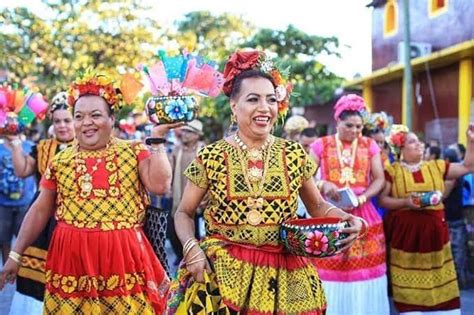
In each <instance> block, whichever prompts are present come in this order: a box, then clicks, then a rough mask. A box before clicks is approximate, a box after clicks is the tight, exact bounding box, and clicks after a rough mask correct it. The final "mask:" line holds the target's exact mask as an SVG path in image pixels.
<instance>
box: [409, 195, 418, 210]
mask: <svg viewBox="0 0 474 315" xmlns="http://www.w3.org/2000/svg"><path fill="white" fill-rule="evenodd" d="M405 205H406V207H407V208H409V209H411V210H419V209H421V207H420V206H419V205H417V204H416V203H414V202H413V198H411V197H407V198H405Z"/></svg>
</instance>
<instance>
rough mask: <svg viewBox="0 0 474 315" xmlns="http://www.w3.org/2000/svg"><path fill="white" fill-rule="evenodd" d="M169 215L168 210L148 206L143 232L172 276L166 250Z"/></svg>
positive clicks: (167, 272) (168, 273)
mask: <svg viewBox="0 0 474 315" xmlns="http://www.w3.org/2000/svg"><path fill="white" fill-rule="evenodd" d="M168 214H169V212H168V211H166V210H163V209H160V208H157V207H154V206H151V205H149V206H147V209H146V215H145V225H144V227H143V230H144V232H145V235H146V236H147V238H148V241H150V243H151V246H152V247H153V251H154V252H155V254H156V256H157V257H158V259H159V261H160V263H161V265H162V266H163V268H164V269H165V271H166V274H167V275H168V276H170V272H169V268H168V258H167V255H166V250H165V242H166V228H167V225H168Z"/></svg>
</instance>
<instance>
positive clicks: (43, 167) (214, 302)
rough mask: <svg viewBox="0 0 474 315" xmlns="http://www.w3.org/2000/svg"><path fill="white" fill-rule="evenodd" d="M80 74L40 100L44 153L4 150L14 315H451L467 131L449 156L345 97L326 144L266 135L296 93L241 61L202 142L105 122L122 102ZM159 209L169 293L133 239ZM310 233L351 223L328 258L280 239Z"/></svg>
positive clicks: (251, 61) (9, 139) (199, 137)
mask: <svg viewBox="0 0 474 315" xmlns="http://www.w3.org/2000/svg"><path fill="white" fill-rule="evenodd" d="M86 75H87V76H86V77H84V76H83V77H80V78H79V79H78V80H76V81H75V82H73V83H72V84H71V87H70V89H69V91H68V92H67V93H65V92H62V93H59V94H58V95H56V96H55V97H54V98H53V99H52V101H51V104H50V109H49V115H50V119H51V121H52V126H53V129H52V137H51V138H48V139H43V140H40V141H38V142H37V143H33V142H32V141H31V140H28V139H26V138H25V137H24V136H23V135H9V136H2V138H1V139H0V140H1V141H0V157H1V163H2V164H1V168H0V170H1V174H0V176H1V178H0V180H1V186H0V188H1V189H0V202H1V204H0V227H1V229H0V236H1V238H0V241H1V244H2V259H3V262H4V266H3V269H2V271H1V274H0V290H1V289H3V287H4V286H5V285H6V284H7V283H13V282H15V281H16V290H17V291H16V292H15V295H14V298H13V303H12V309H11V312H12V314H14V313H15V312H16V313H18V314H20V313H22V314H35V313H41V312H42V311H43V310H44V313H46V314H63V313H73V314H75V313H84V314H99V313H104V314H109V313H110V314H122V313H123V314H240V313H242V314H336V315H346V314H354V315H359V314H361V315H362V314H374V315H383V314H390V302H389V297H390V296H391V297H392V298H393V301H394V304H395V307H396V309H397V310H398V311H399V312H400V313H403V314H414V312H422V313H426V314H460V299H459V288H464V287H468V286H469V285H472V284H474V281H473V279H474V247H473V246H471V245H472V243H474V241H473V240H474V232H473V231H474V228H473V226H474V213H473V211H472V207H474V176H473V175H471V173H472V172H474V127H473V126H470V127H469V129H468V130H467V131H466V133H467V147H464V146H461V145H455V146H450V147H448V148H447V150H445V151H444V152H443V150H441V148H440V145H439V143H435V142H433V143H430V144H428V145H427V144H424V143H423V142H421V141H420V140H419V138H418V137H417V135H416V134H415V133H413V132H411V131H410V130H408V128H406V127H405V126H401V125H391V124H390V123H389V122H388V117H387V115H386V114H385V113H374V114H368V113H367V108H366V104H365V101H364V99H363V98H361V97H360V96H357V95H354V94H349V95H344V96H342V97H341V98H340V99H339V100H338V101H337V102H336V104H335V106H334V119H335V121H336V128H335V133H334V134H329V135H322V134H318V132H317V131H316V129H315V128H314V125H312V124H311V123H309V122H308V121H307V120H306V119H305V118H304V117H301V116H292V117H290V118H289V119H288V120H287V121H286V124H285V126H284V128H283V130H284V136H283V137H277V136H275V135H274V134H273V129H274V127H275V125H276V124H277V122H278V121H284V120H285V117H286V115H287V112H288V106H289V102H290V100H289V98H290V94H291V84H289V83H288V82H287V81H286V80H287V79H286V78H285V76H284V73H283V71H282V70H281V69H279V68H278V66H277V64H276V63H273V62H272V60H271V59H270V58H269V57H268V56H267V55H266V54H265V53H264V52H261V51H256V50H252V51H238V52H235V53H234V54H232V55H231V56H230V57H229V59H228V61H227V63H226V66H225V70H224V76H223V78H224V84H223V92H224V94H225V95H226V96H227V97H228V101H229V106H230V109H231V113H232V116H231V127H230V131H229V132H228V134H227V135H226V136H225V137H224V138H223V139H221V140H219V141H217V142H214V143H210V144H206V143H205V141H204V137H203V136H204V132H205V131H206V130H205V126H204V125H203V123H202V122H201V121H199V120H197V119H194V120H192V121H189V122H187V123H184V122H172V123H166V124H159V125H154V124H150V123H148V121H147V119H146V115H145V114H144V113H142V112H139V111H133V112H132V113H131V114H130V118H129V119H128V120H123V121H120V122H117V121H116V119H115V112H116V110H117V108H118V105H119V102H120V101H121V96H120V90H118V89H115V87H114V82H113V80H111V79H109V78H107V77H104V76H101V77H100V78H99V76H98V75H97V74H94V73H88V74H86ZM101 91H107V93H103V92H101ZM35 192H36V193H35ZM438 193H439V194H440V196H438ZM346 194H347V195H349V196H351V194H353V196H354V198H352V197H347V195H346ZM154 196H159V198H160V201H161V202H160V205H161V207H163V208H166V209H167V210H168V211H169V218H168V221H169V222H168V239H169V241H170V244H171V245H172V250H173V251H174V253H175V256H176V261H174V260H173V261H168V264H170V265H173V266H176V268H177V270H176V273H175V274H174V275H173V276H172V279H170V278H169V277H168V275H167V273H166V270H167V268H165V267H166V266H163V264H166V262H163V261H161V262H160V261H159V259H158V257H157V254H156V252H155V251H154V249H153V247H152V244H150V241H149V240H148V237H147V234H146V231H144V229H143V225H144V224H145V220H146V217H147V216H146V212H147V211H150V210H149V207H148V206H149V205H150V203H153V202H152V201H151V199H150V197H154ZM426 196H428V197H426ZM344 198H349V199H348V200H349V201H350V205H347V204H344V203H343V202H342V201H343V199H344ZM436 198H439V200H437V199H436ZM346 201H347V200H346ZM310 217H335V218H337V219H338V220H340V221H341V222H346V223H347V224H346V225H344V226H343V227H341V228H340V230H339V231H338V232H337V233H341V234H345V235H347V237H346V238H344V239H341V240H339V241H338V242H339V243H338V246H339V247H340V249H339V251H338V252H337V254H336V255H334V256H331V257H326V258H311V257H304V256H299V255H295V254H291V253H289V252H288V251H286V249H285V247H284V246H283V245H282V242H281V234H280V232H281V226H282V224H283V223H285V222H287V221H288V220H292V219H298V218H299V219H304V218H310ZM200 222H204V226H205V228H204V230H203V229H202V225H201V224H200ZM20 226H21V228H20ZM14 235H16V236H17V238H16V240H15V242H14V245H13V247H10V245H11V243H12V238H13V237H14ZM338 235H339V234H338ZM468 240H471V242H468ZM317 242H319V243H318V244H320V243H321V242H324V240H323V239H322V238H321V239H319V240H318V241H317ZM318 246H319V245H318ZM172 269H174V268H172Z"/></svg>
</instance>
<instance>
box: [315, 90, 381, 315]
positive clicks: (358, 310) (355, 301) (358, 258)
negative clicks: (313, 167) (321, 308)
mask: <svg viewBox="0 0 474 315" xmlns="http://www.w3.org/2000/svg"><path fill="white" fill-rule="evenodd" d="M334 110H335V114H334V119H335V120H336V121H337V133H336V134H335V135H331V136H327V137H323V138H320V139H318V140H316V142H314V143H313V145H312V147H311V149H312V153H313V154H314V158H315V160H316V163H317V164H319V166H320V173H321V180H320V181H319V182H318V185H319V187H320V190H321V192H322V193H323V196H326V197H327V198H330V199H333V200H335V201H339V199H340V198H341V196H340V192H339V190H340V189H343V188H349V189H351V190H352V191H353V192H354V194H355V195H356V196H357V201H355V202H354V203H353V206H354V207H350V208H349V209H346V210H347V212H348V213H351V214H353V215H356V216H360V217H362V218H364V219H365V220H367V222H368V224H369V229H368V233H367V234H366V236H365V237H364V238H360V239H358V240H357V241H356V242H355V243H354V245H353V246H352V247H351V248H350V249H349V250H348V251H347V252H345V253H343V254H342V255H339V256H335V257H331V258H325V259H317V260H314V262H315V264H316V267H317V268H318V271H319V275H320V276H321V280H322V281H323V285H324V289H325V290H326V294H327V299H328V310H327V314H338V315H348V314H377V315H383V314H389V303H388V294H387V277H386V265H385V239H384V234H383V224H382V219H381V217H380V215H379V214H378V212H377V210H376V209H375V207H374V205H373V204H372V202H371V201H370V199H371V198H372V197H374V196H376V195H377V194H378V193H379V192H380V190H381V189H382V187H383V184H384V177H383V167H382V162H381V158H380V148H379V147H378V146H377V144H376V143H375V141H374V140H372V139H371V138H367V137H363V136H362V135H361V132H362V128H363V126H364V120H363V117H365V115H366V114H367V112H366V106H365V102H364V99H362V98H361V97H360V96H358V95H354V94H350V95H345V96H342V97H341V98H340V99H339V100H338V101H337V103H336V105H335V107H334Z"/></svg>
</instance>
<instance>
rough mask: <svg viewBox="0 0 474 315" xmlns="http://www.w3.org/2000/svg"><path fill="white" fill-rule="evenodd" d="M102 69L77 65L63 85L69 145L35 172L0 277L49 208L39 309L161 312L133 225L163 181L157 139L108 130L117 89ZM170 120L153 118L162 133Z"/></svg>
mask: <svg viewBox="0 0 474 315" xmlns="http://www.w3.org/2000/svg"><path fill="white" fill-rule="evenodd" d="M113 83H114V82H113V81H112V80H111V79H110V77H108V76H106V75H103V74H97V73H93V72H92V71H87V72H86V73H85V74H84V75H83V76H82V77H81V78H79V79H78V80H76V81H75V82H74V83H73V84H72V85H71V87H70V89H69V97H68V103H69V105H71V106H72V108H73V120H74V129H75V133H76V138H77V143H75V144H74V145H73V146H71V147H68V148H66V149H64V150H63V151H61V152H60V153H58V154H57V155H56V156H55V157H54V158H53V159H52V161H51V163H50V164H49V166H48V168H47V169H46V171H45V173H44V175H43V178H42V180H41V183H40V185H41V192H40V194H39V196H38V199H37V200H36V202H35V203H34V204H33V205H32V207H31V208H30V211H29V212H28V214H27V216H26V217H25V220H24V222H23V225H22V227H21V230H20V235H19V237H18V240H17V242H16V244H15V247H14V250H13V251H12V252H10V256H9V257H10V258H9V260H7V262H6V264H5V266H4V269H3V271H2V273H1V277H0V289H1V288H3V286H4V284H5V282H6V281H10V282H13V281H14V279H15V276H16V273H17V272H18V267H19V261H20V259H21V254H23V253H24V252H25V250H26V248H27V247H28V246H29V245H30V244H31V243H32V242H33V241H34V240H35V239H36V237H37V236H38V235H39V233H40V231H42V230H43V228H44V227H45V225H46V223H47V221H48V219H49V217H50V216H51V215H52V214H53V212H54V214H55V217H56V219H57V226H56V228H55V230H54V233H53V237H52V240H51V244H50V247H49V250H48V257H47V261H46V294H45V298H44V312H45V313H47V314H58V313H59V314H66V313H71V314H72V313H83V314H98V313H107V314H125V313H131V314H154V313H159V314H160V313H162V312H163V311H164V308H165V301H166V297H167V291H168V287H169V280H168V278H167V276H166V274H165V272H164V270H163V267H162V266H161V265H160V263H159V261H158V259H157V258H156V256H155V254H154V252H153V249H152V247H151V245H150V243H149V242H148V240H147V239H146V237H145V235H144V233H143V230H142V224H143V219H144V215H145V207H146V202H147V195H146V191H145V189H146V190H148V191H150V192H152V193H156V194H162V193H164V192H165V191H167V190H168V189H169V186H170V181H171V167H170V164H169V161H168V159H167V156H166V153H165V149H164V147H162V146H163V144H158V145H157V146H156V145H155V146H153V147H152V148H151V149H150V151H149V150H148V149H147V148H146V147H145V146H144V145H143V144H141V143H131V142H126V141H122V140H119V139H116V138H114V137H113V136H112V128H113V124H114V120H115V119H114V116H113V110H114V109H116V108H117V106H118V105H119V102H120V101H121V99H120V98H121V93H120V91H119V90H117V89H115V88H114V86H113ZM175 126H176V125H160V126H157V127H154V128H153V130H152V136H153V137H159V138H163V137H164V136H165V134H166V132H167V131H168V130H169V129H170V128H172V127H175Z"/></svg>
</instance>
